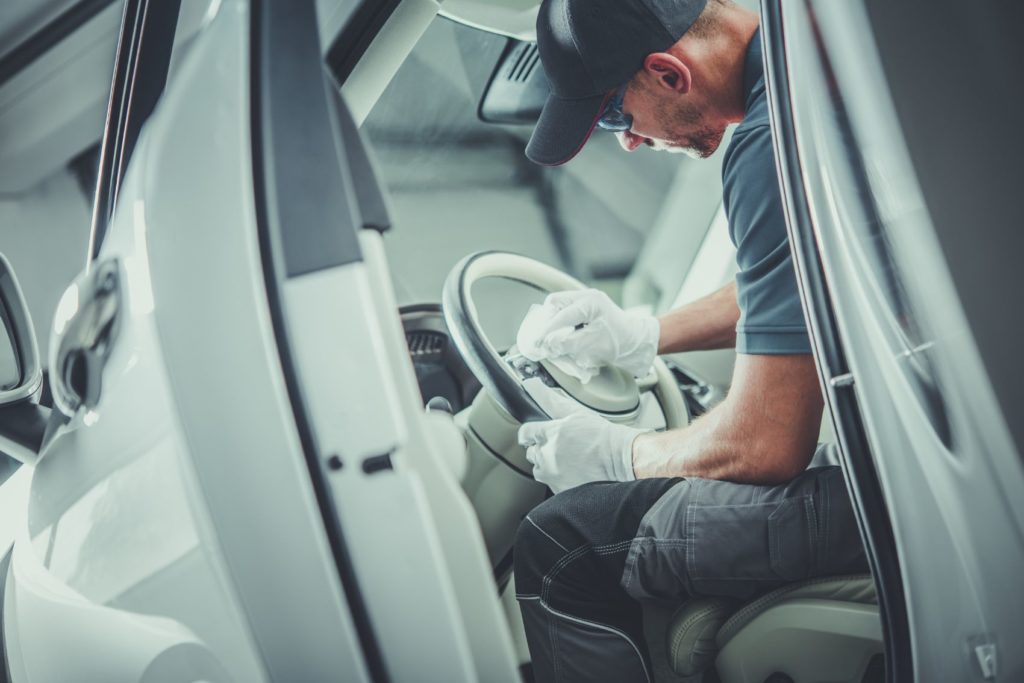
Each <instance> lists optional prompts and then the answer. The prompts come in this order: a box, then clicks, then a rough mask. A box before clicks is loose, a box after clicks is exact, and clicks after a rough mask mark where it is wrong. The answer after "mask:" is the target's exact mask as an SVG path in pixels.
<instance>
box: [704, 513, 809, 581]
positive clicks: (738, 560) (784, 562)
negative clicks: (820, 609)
mask: <svg viewBox="0 0 1024 683" xmlns="http://www.w3.org/2000/svg"><path fill="white" fill-rule="evenodd" d="M813 514H814V512H813V506H812V505H811V498H810V496H798V497H794V498H788V499H785V500H782V501H773V502H770V503H756V504H749V505H699V504H691V505H690V509H689V510H688V520H687V521H688V523H689V527H690V528H689V533H688V537H689V539H690V547H689V552H688V553H687V563H688V569H689V575H690V580H691V581H692V584H693V589H694V591H695V592H697V593H698V594H703V595H728V596H732V597H740V598H742V597H747V596H749V595H753V594H754V593H756V592H758V591H761V590H766V589H768V588H771V587H772V585H773V584H781V583H784V582H786V581H796V580H799V579H802V578H806V577H807V576H810V575H811V570H812V557H813V555H812V549H811V540H812V533H811V524H810V521H811V519H812V517H813Z"/></svg>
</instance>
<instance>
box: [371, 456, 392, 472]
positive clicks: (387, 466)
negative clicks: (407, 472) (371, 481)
mask: <svg viewBox="0 0 1024 683" xmlns="http://www.w3.org/2000/svg"><path fill="white" fill-rule="evenodd" d="M393 469H395V465H394V463H393V462H392V461H391V454H390V453H381V454H380V455H371V456H370V457H368V458H366V459H365V460H363V472H365V473H366V474H376V473H377V472H386V471H388V470H393Z"/></svg>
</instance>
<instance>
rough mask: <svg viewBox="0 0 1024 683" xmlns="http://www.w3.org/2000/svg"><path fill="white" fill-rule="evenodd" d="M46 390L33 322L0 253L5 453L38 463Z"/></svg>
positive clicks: (1, 441) (0, 447)
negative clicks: (42, 399)
mask: <svg viewBox="0 0 1024 683" xmlns="http://www.w3.org/2000/svg"><path fill="white" fill-rule="evenodd" d="M42 386H43V369H42V365H41V363H40V361H39V345H38V343H37V342H36V334H35V330H34V328H33V327H32V318H31V316H30V315H29V312H28V306H27V305H26V304H25V297H24V296H23V295H22V293H21V287H20V286H19V285H18V279H17V278H16V277H15V276H14V270H13V269H12V268H11V264H10V263H9V262H8V261H7V259H6V258H5V257H4V256H3V254H0V453H4V454H6V455H9V456H10V457H12V458H14V459H15V460H20V461H21V462H23V463H29V464H31V463H34V462H35V461H36V459H37V458H38V456H39V450H40V448H41V447H42V443H43V435H44V433H45V431H46V425H47V423H48V422H49V415H50V411H49V410H47V409H46V408H43V407H42V406H39V405H38V404H37V401H38V399H39V393H40V391H41V389H42Z"/></svg>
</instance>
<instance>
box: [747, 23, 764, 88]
mask: <svg viewBox="0 0 1024 683" xmlns="http://www.w3.org/2000/svg"><path fill="white" fill-rule="evenodd" d="M763 78H764V60H763V59H762V58H761V28H760V27H758V29H757V30H756V31H754V37H753V38H751V39H750V44H749V45H748V46H747V58H746V60H745V62H744V63H743V100H744V102H746V104H747V107H748V108H749V107H750V98H751V96H752V95H753V94H754V89H755V88H756V87H757V84H758V83H760V82H761V79H763Z"/></svg>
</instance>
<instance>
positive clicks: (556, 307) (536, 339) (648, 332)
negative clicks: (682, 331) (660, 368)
mask: <svg viewBox="0 0 1024 683" xmlns="http://www.w3.org/2000/svg"><path fill="white" fill-rule="evenodd" d="M660 334H661V326H660V325H659V323H658V319H657V318H655V317H654V316H652V315H648V314H644V313H636V312H627V311H624V310H622V309H621V308H619V307H618V306H617V305H616V304H615V302H614V301H612V300H611V298H609V297H608V295H607V294H605V293H604V292H601V291H598V290H596V289H584V290H574V291H567V292H554V293H553V294H549V295H548V297H547V298H546V299H545V300H544V303H543V305H541V306H532V307H531V308H530V312H529V313H528V314H527V316H526V318H525V319H524V320H523V323H522V325H521V326H520V327H519V334H518V335H517V336H516V346H518V347H519V352H520V353H522V354H523V355H524V356H526V357H527V358H529V359H530V360H532V361H541V360H550V361H551V362H552V363H554V364H555V365H556V366H558V367H559V368H560V369H562V371H563V372H567V373H569V374H571V375H573V376H575V377H577V378H578V379H579V380H580V381H581V382H583V383H586V382H588V381H590V379H592V378H593V377H594V375H596V374H597V372H598V371H599V370H600V369H601V368H602V367H604V366H606V365H615V366H618V367H620V368H622V369H624V370H626V371H627V372H630V373H632V374H633V376H634V377H644V376H646V375H647V373H649V372H650V371H651V366H652V365H653V364H654V358H655V357H656V356H657V355H658V337H659V336H660Z"/></svg>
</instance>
